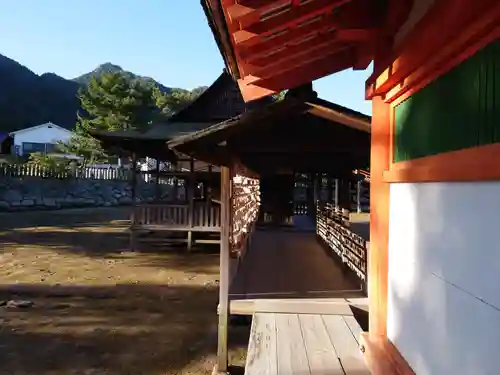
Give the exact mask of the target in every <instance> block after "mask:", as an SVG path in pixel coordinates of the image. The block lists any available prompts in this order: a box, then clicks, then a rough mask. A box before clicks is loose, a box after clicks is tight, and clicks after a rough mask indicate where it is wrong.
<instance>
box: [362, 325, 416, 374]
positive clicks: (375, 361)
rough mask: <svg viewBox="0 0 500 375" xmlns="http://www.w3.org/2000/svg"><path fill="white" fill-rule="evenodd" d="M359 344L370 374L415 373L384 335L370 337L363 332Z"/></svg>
mask: <svg viewBox="0 0 500 375" xmlns="http://www.w3.org/2000/svg"><path fill="white" fill-rule="evenodd" d="M359 344H360V347H361V348H362V349H361V350H362V351H363V354H364V358H365V361H366V364H367V365H368V368H369V369H370V373H371V374H372V375H388V374H397V375H415V372H414V371H413V369H412V368H411V367H410V365H409V364H408V362H406V360H405V359H404V358H403V356H402V355H401V353H399V351H398V350H397V349H396V347H395V346H394V345H393V344H392V343H391V342H390V341H389V340H388V339H387V338H386V337H372V336H369V335H368V333H366V332H363V333H361V337H360V340H359Z"/></svg>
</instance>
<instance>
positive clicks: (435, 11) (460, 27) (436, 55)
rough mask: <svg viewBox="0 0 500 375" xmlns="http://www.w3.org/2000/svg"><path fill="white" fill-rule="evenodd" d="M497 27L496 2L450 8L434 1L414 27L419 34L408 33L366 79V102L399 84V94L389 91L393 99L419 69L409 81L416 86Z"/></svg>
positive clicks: (499, 7)
mask: <svg viewBox="0 0 500 375" xmlns="http://www.w3.org/2000/svg"><path fill="white" fill-rule="evenodd" d="M499 23H500V2H498V0H481V1H470V0H455V3H454V4H453V6H450V4H449V2H448V1H443V0H441V1H438V2H437V3H436V5H434V6H433V7H432V8H431V9H430V10H429V12H428V14H427V15H426V16H425V17H424V18H423V19H422V20H421V22H420V23H419V24H418V25H417V27H418V30H419V31H420V32H419V33H416V32H412V33H410V35H409V36H408V37H407V39H406V40H405V41H404V43H401V45H400V47H399V49H397V50H396V51H394V52H393V53H392V54H391V56H389V58H388V59H387V61H386V62H385V63H384V64H381V67H380V68H379V69H376V70H375V71H374V73H373V74H372V75H371V76H370V78H368V80H367V82H366V85H367V91H368V90H370V91H371V93H370V95H371V96H367V98H371V97H373V95H384V94H386V93H388V92H389V91H391V90H392V89H393V88H394V87H396V86H397V85H398V84H402V87H401V88H400V90H396V92H394V91H391V98H393V99H394V98H395V96H397V93H398V92H399V91H401V90H402V89H404V88H405V84H404V81H405V79H406V78H407V77H408V76H410V74H411V73H412V72H415V71H417V70H419V68H420V73H419V75H418V76H415V74H414V75H413V78H412V80H413V84H417V81H418V79H423V78H424V76H425V75H432V71H434V70H437V69H439V68H440V67H441V64H443V63H444V64H446V61H447V60H448V59H449V58H451V57H453V56H456V55H460V54H461V52H462V51H461V50H463V49H465V48H466V47H467V44H468V43H470V42H471V41H474V40H477V39H480V38H481V37H482V36H484V35H491V31H492V30H493V29H494V28H495V27H497V26H498V25H499ZM467 57H468V56H467ZM464 58H466V57H465V56H464ZM423 66H425V71H424V69H422V67H423ZM441 74H442V73H441ZM436 76H437V75H435V74H434V75H433V78H436ZM366 94H367V95H368V92H367V93H366Z"/></svg>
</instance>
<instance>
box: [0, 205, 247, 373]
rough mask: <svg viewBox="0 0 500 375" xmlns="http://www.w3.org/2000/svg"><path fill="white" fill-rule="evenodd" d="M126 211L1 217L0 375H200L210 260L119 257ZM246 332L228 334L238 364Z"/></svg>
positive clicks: (208, 337) (170, 252)
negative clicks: (21, 304) (13, 303)
mask: <svg viewBox="0 0 500 375" xmlns="http://www.w3.org/2000/svg"><path fill="white" fill-rule="evenodd" d="M126 217H127V209H126V208H118V209H94V210H71V211H69V210H68V211H65V212H62V211H61V212H35V213H22V214H2V215H0V305H1V304H2V301H8V300H11V299H15V300H29V301H32V302H34V305H33V306H32V307H28V308H9V307H6V306H0V374H9V375H21V374H22V375H34V374H36V375H69V374H84V375H97V374H110V375H111V374H130V375H142V374H144V375H157V374H158V375H160V374H161V375H171V374H172V375H173V374H209V373H211V371H212V368H213V365H214V363H215V351H216V323H217V322H216V306H217V299H218V252H217V248H215V249H211V250H210V249H205V250H204V251H199V252H196V253H193V254H184V253H181V252H179V251H178V250H175V249H166V248H165V247H160V246H156V247H155V246H150V247H149V248H147V249H144V251H141V252H138V253H131V252H128V250H127V248H128V235H127V232H126V230H125V224H126V221H124V219H125V218H126ZM247 330H248V328H247V327H240V328H236V329H232V330H231V331H232V333H233V337H231V338H230V342H231V344H232V345H231V352H230V358H231V362H232V363H233V364H235V365H240V366H241V365H243V364H244V356H245V349H246V345H247V341H246V340H247V337H248V336H247V334H248V333H247Z"/></svg>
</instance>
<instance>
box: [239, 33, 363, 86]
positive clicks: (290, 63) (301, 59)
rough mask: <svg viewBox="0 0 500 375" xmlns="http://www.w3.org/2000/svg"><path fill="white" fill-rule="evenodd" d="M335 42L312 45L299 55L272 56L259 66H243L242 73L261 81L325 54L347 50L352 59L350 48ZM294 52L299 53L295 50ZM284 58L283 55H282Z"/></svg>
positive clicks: (303, 49) (337, 53)
mask: <svg viewBox="0 0 500 375" xmlns="http://www.w3.org/2000/svg"><path fill="white" fill-rule="evenodd" d="M334 43H335V41H333V42H332V41H331V40H330V41H329V40H326V41H324V42H323V43H318V44H315V45H313V46H312V47H311V48H302V51H301V52H300V53H295V54H288V57H284V58H281V59H279V60H278V59H275V60H274V61H273V59H272V56H270V58H269V59H266V60H265V61H263V62H261V64H259V65H257V66H255V65H246V64H245V65H244V68H243V71H244V73H245V74H250V75H253V76H256V77H259V78H261V79H265V78H269V77H271V76H273V75H276V74H280V73H281V72H284V71H287V70H291V69H295V68H298V67H301V66H303V65H306V64H307V63H309V62H311V61H314V60H317V59H320V58H322V57H324V56H325V53H328V52H330V53H331V54H330V55H332V54H333V55H334V56H336V55H341V54H342V52H343V51H345V50H348V51H350V52H349V55H350V58H351V59H352V56H353V54H352V52H351V51H352V48H351V46H349V45H341V44H338V43H337V44H336V45H335V44H334ZM296 51H300V48H297V49H296ZM284 56H285V55H284Z"/></svg>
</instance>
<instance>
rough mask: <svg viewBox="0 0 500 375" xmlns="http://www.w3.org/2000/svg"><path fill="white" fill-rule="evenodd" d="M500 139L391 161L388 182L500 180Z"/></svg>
mask: <svg viewBox="0 0 500 375" xmlns="http://www.w3.org/2000/svg"><path fill="white" fill-rule="evenodd" d="M499 157H500V143H494V144H490V145H485V146H479V147H473V148H467V149H464V150H458V151H450V152H446V153H443V154H437V155H432V156H426V157H422V158H417V159H413V160H408V161H403V162H399V163H393V164H391V166H390V168H388V170H386V171H385V172H384V181H386V182H437V181H446V182H456V181H488V180H496V181H498V180H500V164H499V163H498V158H499Z"/></svg>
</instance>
